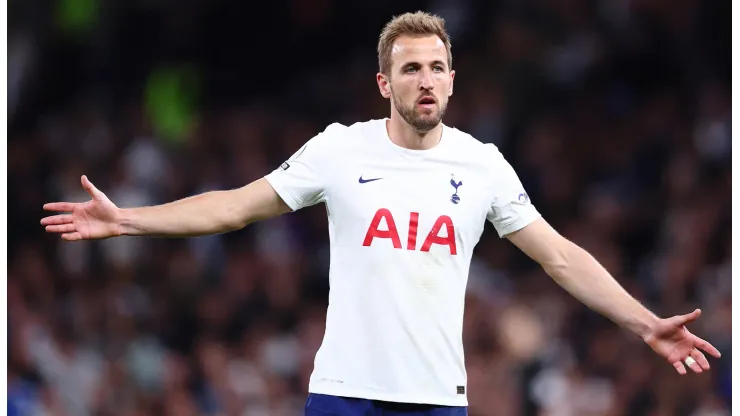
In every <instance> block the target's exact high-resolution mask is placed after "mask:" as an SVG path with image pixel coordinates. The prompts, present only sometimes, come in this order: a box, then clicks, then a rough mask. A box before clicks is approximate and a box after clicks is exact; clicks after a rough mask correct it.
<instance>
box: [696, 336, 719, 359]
mask: <svg viewBox="0 0 740 416" xmlns="http://www.w3.org/2000/svg"><path fill="white" fill-rule="evenodd" d="M694 337H695V338H696V341H695V342H694V346H695V347H696V348H698V349H700V350H704V352H706V353H707V354H710V355H712V356H713V357H715V358H720V357H722V354H720V352H719V351H718V350H717V349H716V348H714V346H713V345H712V344H710V343H708V342H707V341H704V340H703V339H701V338H699V337H697V336H694Z"/></svg>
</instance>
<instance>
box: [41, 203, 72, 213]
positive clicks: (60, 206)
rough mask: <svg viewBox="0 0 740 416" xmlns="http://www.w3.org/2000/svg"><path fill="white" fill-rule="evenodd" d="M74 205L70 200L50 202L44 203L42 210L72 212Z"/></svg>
mask: <svg viewBox="0 0 740 416" xmlns="http://www.w3.org/2000/svg"><path fill="white" fill-rule="evenodd" d="M76 205H77V204H74V203H72V202H51V203H48V204H44V211H56V212H72V211H73V210H74V209H75V206H76Z"/></svg>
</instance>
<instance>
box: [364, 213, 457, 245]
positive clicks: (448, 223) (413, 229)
mask: <svg viewBox="0 0 740 416" xmlns="http://www.w3.org/2000/svg"><path fill="white" fill-rule="evenodd" d="M382 219H385V222H386V224H387V225H388V229H387V230H381V229H380V228H379V226H380V221H381V220H382ZM442 227H444V228H445V231H446V233H445V234H446V236H445V237H442V236H440V235H439V234H440V231H442ZM418 228H419V213H418V212H412V213H410V214H409V234H408V239H407V240H406V249H407V250H416V239H417V235H418ZM375 238H390V239H391V242H392V243H393V248H399V249H400V248H401V238H400V237H399V236H398V229H397V228H396V221H395V220H394V219H393V214H391V212H390V211H389V210H388V209H386V208H381V209H379V210H378V212H376V213H375V216H374V217H373V219H372V221H370V227H368V229H367V233H366V234H365V240H364V241H363V242H362V245H363V246H365V247H369V246H370V245H371V244H372V243H373V240H374V239H375ZM432 244H438V245H441V246H448V247H449V248H450V254H451V255H453V256H454V255H457V243H456V242H455V225H454V224H453V223H452V218H450V217H449V216H447V215H442V216H441V217H439V218H437V221H436V222H435V223H434V226H433V227H432V230H431V231H429V234H428V235H427V238H426V239H425V240H424V244H422V246H421V251H426V252H429V250H430V249H431V248H432Z"/></svg>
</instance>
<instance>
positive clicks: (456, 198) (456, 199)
mask: <svg viewBox="0 0 740 416" xmlns="http://www.w3.org/2000/svg"><path fill="white" fill-rule="evenodd" d="M450 185H452V186H453V187H454V188H455V193H454V194H452V197H451V198H450V201H451V202H452V203H453V204H458V203H460V197H459V196H458V195H457V188H459V187H461V186H462V181H460V182H456V181H455V175H452V179H450Z"/></svg>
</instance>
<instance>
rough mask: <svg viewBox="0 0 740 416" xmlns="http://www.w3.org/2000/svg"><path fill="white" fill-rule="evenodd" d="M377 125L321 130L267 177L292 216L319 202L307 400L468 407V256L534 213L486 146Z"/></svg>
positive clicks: (460, 136)
mask: <svg viewBox="0 0 740 416" xmlns="http://www.w3.org/2000/svg"><path fill="white" fill-rule="evenodd" d="M386 120H387V119H383V120H371V121H368V122H362V123H356V124H353V125H351V126H343V125H341V124H337V123H335V124H332V125H330V126H329V127H328V128H327V129H326V130H325V131H323V132H322V133H320V134H318V135H317V136H315V137H314V138H312V139H311V140H309V141H308V142H307V143H306V145H305V146H303V147H302V148H301V149H300V150H298V151H297V152H296V153H295V154H294V155H293V156H292V157H291V158H290V159H289V160H288V161H287V162H285V163H284V164H283V165H282V166H281V167H279V168H278V169H276V170H275V171H274V172H272V173H270V174H269V175H267V176H266V178H267V180H268V181H269V183H270V184H271V185H272V187H273V188H274V189H275V191H276V192H277V193H278V194H279V195H280V196H281V197H282V199H284V200H285V202H286V203H287V204H288V206H290V208H292V209H293V210H297V209H300V208H303V207H306V206H310V205H314V204H317V203H319V202H323V203H325V204H326V207H327V211H328V219H329V240H330V245H331V249H330V250H331V251H330V253H331V254H330V255H331V259H330V270H329V284H330V292H329V309H328V312H327V320H326V333H325V335H324V340H323V342H322V344H321V347H320V348H319V350H318V352H317V354H316V361H315V366H314V371H313V374H312V375H311V380H310V384H309V392H311V393H319V394H328V395H335V396H344V397H356V398H364V399H372V400H383V401H391V402H403V403H423V404H437V405H447V406H467V395H466V393H467V391H466V390H467V376H466V371H465V359H464V355H463V344H462V328H463V309H464V300H465V288H466V284H467V280H468V270H469V268H470V261H471V257H472V254H473V248H474V247H475V245H476V244H477V243H478V241H479V239H480V236H481V233H482V232H483V228H484V225H485V221H486V219H487V220H489V221H491V222H492V223H493V225H494V227H495V228H496V230H497V232H498V234H499V235H500V236H504V235H506V234H508V233H511V232H513V231H516V230H519V229H521V228H523V227H525V226H526V225H528V224H530V223H532V222H533V221H534V220H535V219H537V218H538V217H539V215H540V214H539V213H538V212H537V210H536V209H535V208H534V206H533V205H532V204H531V202H530V201H529V197H528V196H527V193H526V192H525V191H524V189H523V187H522V185H521V182H520V180H519V178H518V177H517V175H516V173H515V172H514V170H513V169H512V167H511V166H510V165H509V163H507V162H506V160H505V159H504V157H503V156H502V155H501V153H500V152H499V151H498V149H497V148H496V147H495V146H494V145H492V144H483V143H481V142H480V141H478V140H476V139H474V138H473V137H471V136H470V135H468V134H466V133H463V132H461V131H460V130H457V129H455V128H451V127H448V126H443V131H442V138H441V140H440V142H439V144H438V145H437V146H435V147H434V148H432V149H429V150H410V149H406V148H403V147H400V146H398V145H396V144H394V143H393V142H392V141H391V140H390V138H389V137H388V133H387V130H386Z"/></svg>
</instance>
